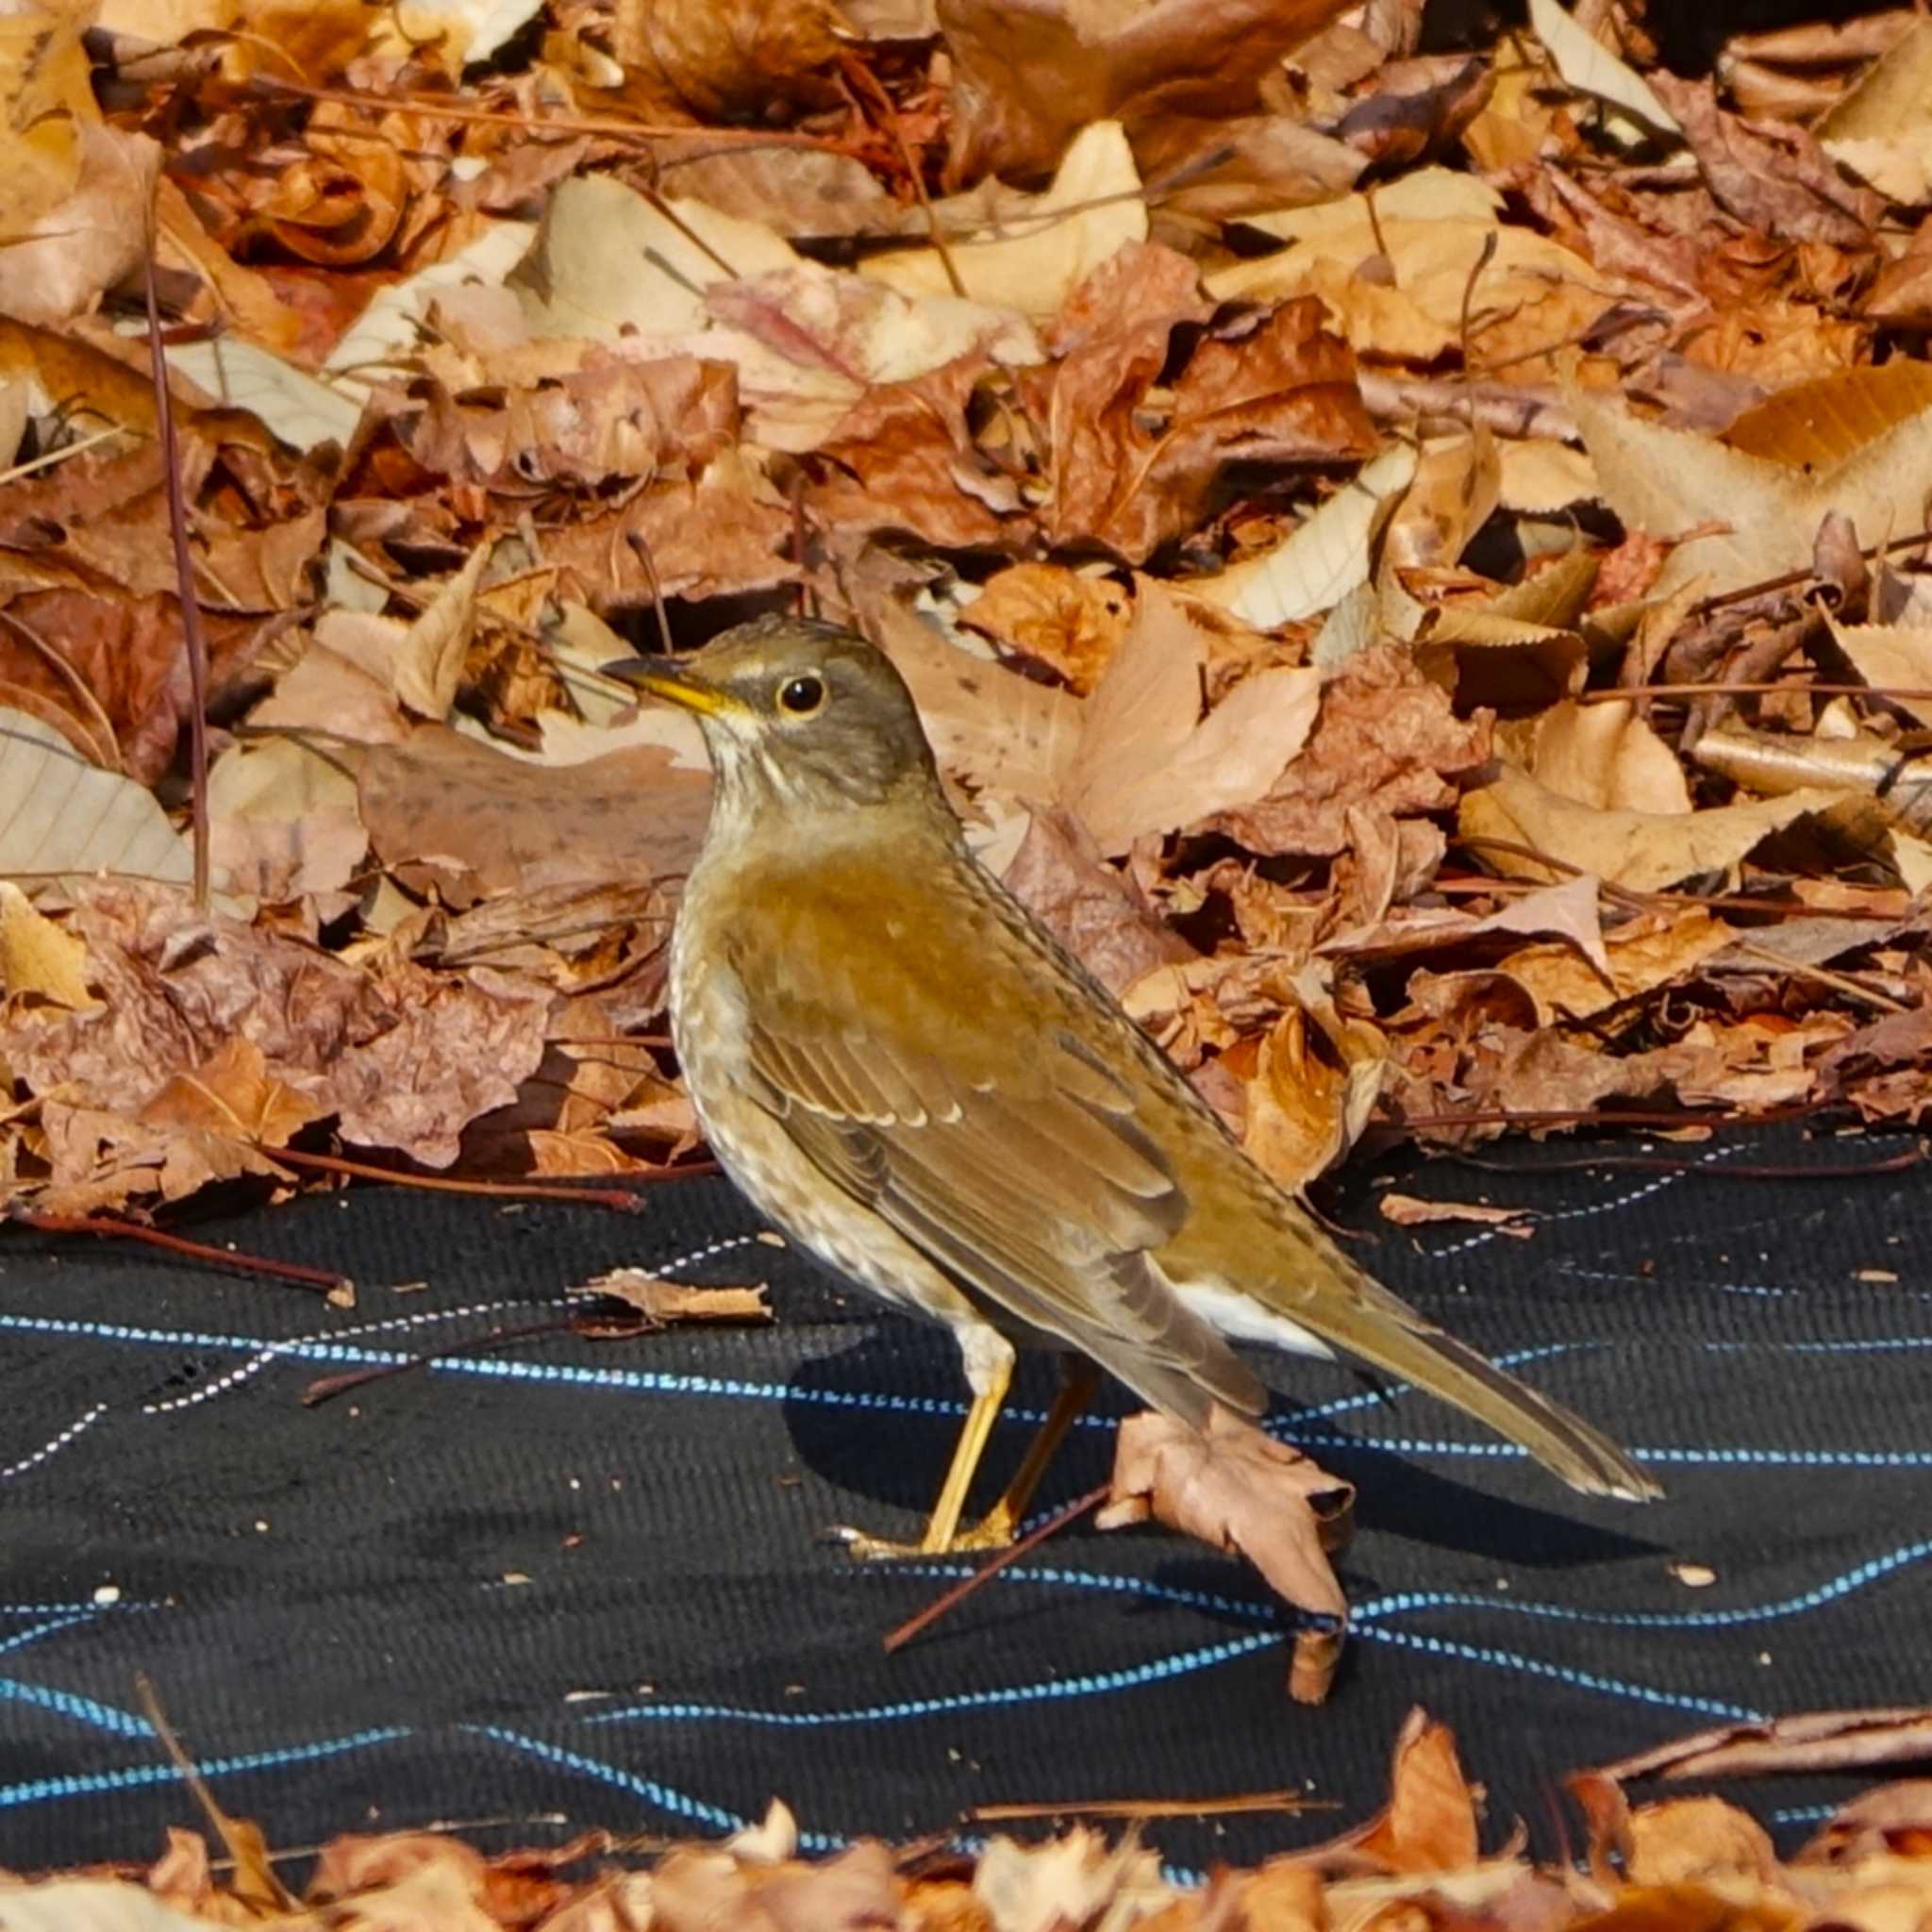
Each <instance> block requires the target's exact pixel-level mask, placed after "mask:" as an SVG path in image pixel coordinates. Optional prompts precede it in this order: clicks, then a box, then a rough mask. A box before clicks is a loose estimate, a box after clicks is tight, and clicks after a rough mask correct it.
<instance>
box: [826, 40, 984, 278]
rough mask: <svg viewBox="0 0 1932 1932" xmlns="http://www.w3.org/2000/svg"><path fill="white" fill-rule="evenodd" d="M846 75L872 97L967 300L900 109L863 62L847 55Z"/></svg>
mask: <svg viewBox="0 0 1932 1932" xmlns="http://www.w3.org/2000/svg"><path fill="white" fill-rule="evenodd" d="M839 65H840V68H841V72H842V73H843V74H844V75H845V80H846V84H847V86H854V85H856V86H857V88H858V92H860V93H865V94H870V95H871V97H872V102H873V106H874V108H875V109H876V110H877V112H878V116H879V119H880V121H881V122H882V123H883V124H884V125H885V130H886V132H887V134H889V135H890V136H891V142H892V145H893V146H894V147H895V148H897V149H898V150H899V159H900V162H901V163H902V164H903V166H904V167H905V170H906V176H907V179H908V180H909V181H910V182H911V183H912V192H913V193H914V194H916V195H917V196H918V197H919V205H920V207H921V208H924V210H925V227H926V233H927V234H928V235H930V236H931V238H932V245H933V252H934V253H935V254H936V255H937V256H938V257H939V258H940V266H941V268H942V269H944V270H945V272H946V281H947V282H948V284H949V285H950V286H951V288H952V291H953V293H954V294H956V295H958V297H960V299H961V300H964V299H965V296H966V284H965V283H964V282H963V281H962V280H961V279H960V278H959V264H958V262H956V261H955V260H954V259H953V251H952V250H951V248H949V247H948V246H947V245H946V238H945V234H944V232H943V231H942V230H941V227H940V217H939V210H938V209H937V208H934V207H933V205H932V196H931V195H929V194H928V193H927V192H925V176H924V173H923V172H922V171H921V169H920V166H919V163H918V161H917V160H916V159H914V158H913V154H912V149H911V146H910V144H909V143H908V141H907V139H906V130H905V128H903V127H902V126H901V125H899V109H898V108H897V107H896V106H895V105H894V104H893V101H892V97H891V94H889V93H888V92H886V90H885V87H884V85H883V83H882V82H881V81H880V80H879V77H878V76H877V75H875V74H874V73H873V72H872V70H871V69H870V68H868V67H866V66H865V65H864V64H863V63H862V62H860V61H859V60H858V58H856V57H855V56H853V55H851V54H849V53H848V54H846V55H845V56H844V57H843V58H842V59H841V61H840V63H839Z"/></svg>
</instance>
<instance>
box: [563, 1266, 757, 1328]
mask: <svg viewBox="0 0 1932 1932" xmlns="http://www.w3.org/2000/svg"><path fill="white" fill-rule="evenodd" d="M573 1292H574V1293H575V1294H580V1295H585V1296H591V1295H605V1296H608V1297H609V1298H610V1299H611V1300H613V1301H620V1302H622V1303H623V1304H624V1305H625V1307H629V1308H635V1309H636V1310H637V1311H638V1313H639V1314H641V1315H642V1316H643V1317H644V1318H645V1319H646V1320H647V1321H649V1322H653V1323H661V1324H670V1323H673V1322H769V1321H771V1320H772V1307H771V1304H770V1303H769V1302H767V1301H766V1299H765V1291H764V1290H763V1289H762V1288H703V1287H698V1286H696V1285H695V1284H693V1283H691V1282H688V1281H664V1280H660V1279H659V1278H658V1276H657V1275H655V1274H646V1273H645V1272H644V1271H643V1270H642V1269H641V1268H612V1269H610V1270H608V1272H607V1273H605V1274H593V1275H591V1278H590V1280H588V1281H587V1282H585V1283H584V1284H583V1286H582V1287H581V1288H578V1289H575V1290H574V1291H573Z"/></svg>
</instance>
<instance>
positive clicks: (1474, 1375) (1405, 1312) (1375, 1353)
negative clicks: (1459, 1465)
mask: <svg viewBox="0 0 1932 1932" xmlns="http://www.w3.org/2000/svg"><path fill="white" fill-rule="evenodd" d="M1323 1245H1324V1247H1328V1245H1329V1244H1328V1243H1326V1242H1324V1243H1323ZM1321 1260H1322V1262H1323V1263H1325V1264H1327V1265H1329V1266H1332V1267H1334V1268H1336V1269H1338V1270H1341V1271H1344V1272H1345V1273H1346V1274H1348V1275H1349V1277H1350V1280H1349V1283H1348V1287H1349V1289H1350V1290H1351V1291H1352V1292H1343V1293H1335V1292H1332V1291H1330V1292H1318V1293H1316V1294H1313V1295H1310V1296H1307V1297H1306V1298H1304V1297H1303V1296H1299V1295H1295V1296H1292V1297H1291V1306H1292V1307H1293V1312H1294V1319H1295V1320H1296V1321H1297V1322H1300V1323H1302V1324H1305V1325H1306V1326H1307V1327H1308V1328H1310V1329H1312V1330H1313V1331H1314V1332H1315V1333H1316V1334H1318V1335H1319V1336H1320V1337H1321V1338H1322V1339H1323V1340H1324V1341H1330V1342H1333V1343H1335V1344H1336V1345H1337V1346H1338V1347H1340V1348H1342V1349H1345V1350H1346V1351H1347V1352H1348V1353H1349V1354H1350V1355H1355V1356H1359V1357H1361V1358H1362V1359H1363V1360H1364V1361H1368V1362H1372V1363H1374V1366H1375V1367H1376V1368H1378V1369H1383V1370H1386V1371H1387V1372H1388V1373H1389V1374H1392V1375H1400V1376H1401V1377H1402V1378H1403V1379H1404V1380H1405V1381H1407V1382H1413V1383H1414V1384H1415V1385H1416V1387H1417V1388H1419V1389H1426V1390H1427V1391H1429V1393H1430V1394H1432V1395H1438V1396H1441V1399H1442V1400H1443V1401H1444V1402H1449V1403H1453V1404H1454V1405H1455V1406H1456V1407H1457V1408H1459V1409H1462V1410H1464V1411H1465V1412H1466V1413H1467V1414H1470V1415H1473V1416H1474V1418H1475V1419H1476V1421H1478V1422H1479V1423H1483V1424H1487V1425H1488V1426H1489V1427H1491V1428H1492V1429H1494V1430H1495V1431H1496V1433H1497V1434H1498V1435H1499V1436H1507V1438H1508V1439H1509V1441H1512V1442H1517V1443H1520V1444H1521V1445H1522V1446H1523V1447H1524V1449H1526V1450H1528V1452H1529V1453H1530V1454H1531V1455H1532V1456H1534V1457H1536V1459H1537V1460H1538V1461H1539V1462H1541V1464H1542V1465H1543V1467H1544V1468H1545V1469H1547V1470H1549V1471H1550V1472H1551V1474H1554V1475H1557V1476H1560V1477H1561V1478H1562V1479H1563V1480H1564V1481H1565V1482H1566V1483H1568V1484H1569V1485H1570V1487H1571V1488H1572V1489H1574V1490H1581V1491H1583V1493H1584V1494H1585V1495H1587V1496H1618V1497H1621V1498H1622V1499H1623V1500H1624V1501H1625V1502H1629V1503H1647V1502H1650V1501H1652V1500H1654V1499H1655V1498H1657V1497H1658V1496H1661V1495H1662V1494H1663V1489H1662V1486H1661V1485H1660V1484H1658V1483H1656V1482H1654V1481H1653V1480H1652V1479H1651V1478H1650V1477H1649V1476H1648V1475H1646V1474H1644V1473H1643V1471H1642V1470H1641V1469H1640V1468H1638V1466H1637V1464H1636V1463H1635V1462H1633V1461H1632V1460H1631V1459H1630V1457H1628V1456H1626V1455H1625V1454H1624V1451H1623V1450H1621V1449H1620V1448H1618V1447H1617V1445H1616V1444H1615V1443H1614V1442H1613V1441H1610V1439H1609V1438H1608V1437H1607V1436H1606V1435H1605V1434H1604V1433H1603V1432H1602V1431H1601V1430H1600V1429H1596V1428H1593V1427H1592V1426H1591V1424H1589V1423H1587V1422H1585V1421H1584V1420H1583V1418H1582V1417H1581V1416H1579V1415H1574V1414H1573V1413H1572V1412H1571V1411H1570V1410H1569V1409H1567V1408H1565V1407H1563V1406H1562V1404H1561V1403H1557V1402H1552V1401H1551V1400H1550V1398H1549V1397H1548V1396H1547V1395H1543V1394H1540V1393H1539V1392H1538V1391H1536V1390H1534V1389H1532V1388H1531V1387H1530V1386H1529V1384H1528V1383H1527V1382H1524V1381H1521V1380H1519V1379H1518V1378H1517V1377H1516V1376H1514V1375H1512V1374H1509V1372H1508V1371H1507V1369H1499V1368H1498V1367H1497V1366H1496V1365H1495V1363H1494V1362H1492V1361H1491V1360H1490V1359H1489V1358H1488V1357H1486V1356H1483V1355H1480V1354H1478V1353H1477V1351H1476V1350H1474V1349H1473V1348H1471V1347H1470V1346H1469V1345H1468V1343H1467V1342H1462V1341H1457V1339H1456V1338H1455V1337H1454V1336H1453V1335H1449V1334H1445V1333H1444V1332H1443V1331H1442V1330H1441V1329H1440V1328H1437V1327H1435V1326H1433V1325H1432V1324H1430V1323H1428V1322H1426V1321H1424V1319H1423V1317H1422V1316H1421V1315H1419V1314H1418V1313H1417V1312H1416V1311H1415V1310H1414V1309H1413V1308H1411V1307H1409V1306H1408V1304H1407V1302H1405V1301H1403V1300H1401V1299H1400V1298H1399V1297H1398V1296H1396V1295H1393V1294H1391V1292H1390V1291H1388V1290H1387V1289H1386V1288H1384V1287H1383V1286H1382V1285H1381V1283H1380V1282H1378V1281H1376V1280H1375V1279H1374V1277H1373V1276H1371V1275H1369V1274H1365V1273H1363V1271H1362V1270H1361V1269H1359V1268H1357V1266H1356V1265H1355V1263H1354V1262H1353V1261H1351V1260H1350V1259H1349V1258H1348V1257H1347V1256H1346V1255H1344V1254H1342V1253H1341V1250H1340V1249H1336V1248H1332V1247H1331V1248H1330V1249H1329V1252H1328V1253H1327V1254H1326V1255H1324V1256H1323V1257H1321ZM1284 1301H1285V1302H1289V1301H1290V1298H1287V1297H1285V1298H1284Z"/></svg>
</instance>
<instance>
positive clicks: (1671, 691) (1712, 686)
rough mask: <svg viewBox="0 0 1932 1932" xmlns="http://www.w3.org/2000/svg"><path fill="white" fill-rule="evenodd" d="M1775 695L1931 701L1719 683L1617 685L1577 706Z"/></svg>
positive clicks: (1886, 693)
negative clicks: (1633, 700) (1735, 695)
mask: <svg viewBox="0 0 1932 1932" xmlns="http://www.w3.org/2000/svg"><path fill="white" fill-rule="evenodd" d="M1774 691H1782V692H1784V693H1786V694H1787V695H1796V696H1799V697H1807V696H1809V695H1811V694H1812V693H1814V692H1822V693H1823V694H1824V695H1825V696H1826V697H1854V698H1907V699H1910V700H1912V701H1913V702H1915V703H1920V704H1923V703H1924V701H1925V700H1926V699H1928V698H1932V688H1928V687H1927V686H1925V685H1923V684H1812V683H1809V682H1799V683H1790V682H1787V683H1781V684H1768V683H1763V682H1759V683H1757V684H1727V683H1725V682H1724V681H1722V680H1719V681H1717V682H1714V683H1707V684H1626V685H1619V686H1617V687H1616V689H1614V690H1612V691H1584V692H1583V693H1582V694H1581V695H1580V696H1579V697H1578V698H1577V700H1576V702H1577V703H1578V704H1579V705H1621V704H1624V703H1627V702H1628V701H1629V700H1631V699H1633V698H1679V697H1682V698H1695V697H1719V696H1725V695H1729V694H1733V693H1735V694H1738V695H1740V696H1746V697H1761V696H1767V695H1769V694H1771V693H1772V692H1774Z"/></svg>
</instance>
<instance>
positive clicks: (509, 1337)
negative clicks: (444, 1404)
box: [302, 1315, 642, 1408]
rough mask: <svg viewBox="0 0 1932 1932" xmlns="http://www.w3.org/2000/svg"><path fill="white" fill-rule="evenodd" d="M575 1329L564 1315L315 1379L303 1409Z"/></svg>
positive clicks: (305, 1394)
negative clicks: (441, 1365)
mask: <svg viewBox="0 0 1932 1932" xmlns="http://www.w3.org/2000/svg"><path fill="white" fill-rule="evenodd" d="M641 1319H642V1318H641V1317H640V1320H641ZM576 1326H577V1318H576V1317H575V1315H566V1316H565V1317H564V1318H563V1319H562V1320H561V1321H558V1320H556V1319H554V1318H553V1319H552V1320H550V1321H548V1322H525V1323H524V1324H522V1325H521V1326H519V1327H516V1328H499V1329H496V1330H495V1331H493V1332H492V1333H491V1334H489V1335H472V1336H470V1337H468V1338H466V1339H465V1340H463V1341H451V1342H446V1343H445V1344H444V1345H443V1346H442V1347H441V1348H431V1349H425V1351H424V1352H423V1353H422V1354H421V1355H412V1356H410V1357H408V1358H407V1359H405V1360H403V1361H399V1362H375V1363H372V1364H371V1365H370V1366H369V1367H368V1368H365V1369H345V1370H344V1371H343V1372H342V1373H341V1374H339V1375H318V1376H317V1377H316V1378H315V1380H314V1381H312V1382H311V1383H309V1385H308V1388H306V1389H305V1390H303V1391H302V1407H304V1408H316V1407H320V1406H321V1405H322V1404H323V1403H325V1402H330V1401H333V1400H334V1399H335V1397H336V1396H338V1395H346V1394H348V1393H349V1392H350V1391H352V1390H356V1389H366V1388H367V1387H368V1386H369V1385H370V1384H371V1383H372V1382H386V1381H388V1380H389V1379H390V1377H391V1375H407V1374H410V1373H411V1372H412V1371H414V1370H416V1369H427V1368H433V1367H434V1366H435V1365H436V1364H437V1363H438V1362H440V1361H448V1360H453V1359H459V1358H461V1357H464V1356H472V1355H487V1354H489V1353H490V1351H491V1350H492V1349H497V1348H508V1347H509V1346H510V1344H511V1343H512V1342H518V1341H534V1340H536V1339H537V1338H538V1337H539V1336H543V1335H569V1334H574V1333H575V1330H576Z"/></svg>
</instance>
